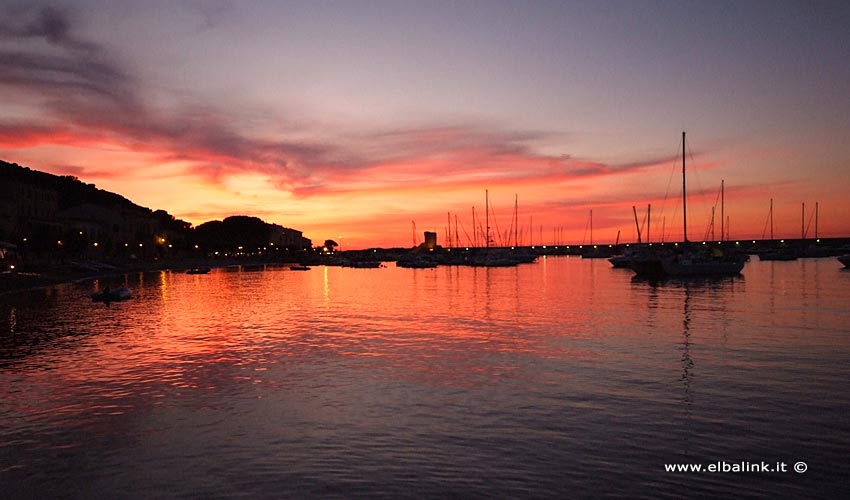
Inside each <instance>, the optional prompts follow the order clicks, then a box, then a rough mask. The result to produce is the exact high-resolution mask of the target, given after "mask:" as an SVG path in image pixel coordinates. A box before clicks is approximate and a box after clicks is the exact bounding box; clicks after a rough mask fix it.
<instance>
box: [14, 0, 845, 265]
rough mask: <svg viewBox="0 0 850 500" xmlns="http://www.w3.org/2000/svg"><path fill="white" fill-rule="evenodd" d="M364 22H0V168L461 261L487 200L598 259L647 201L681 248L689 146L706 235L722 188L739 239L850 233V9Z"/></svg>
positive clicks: (510, 13)
mask: <svg viewBox="0 0 850 500" xmlns="http://www.w3.org/2000/svg"><path fill="white" fill-rule="evenodd" d="M354 4H357V2H352V3H350V4H344V5H340V6H338V7H337V9H336V10H334V9H330V10H324V11H322V12H318V11H314V10H313V9H312V8H311V7H310V6H305V5H290V4H282V3H279V2H273V3H264V2H258V3H256V4H251V5H244V6H243V5H233V6H230V7H227V8H224V9H219V10H216V9H208V8H206V7H204V6H198V5H194V6H193V5H188V4H186V5H182V4H181V5H179V6H178V5H169V6H167V7H166V6H152V7H135V8H134V12H133V15H132V16H127V15H125V13H124V10H122V9H125V8H129V6H130V4H122V3H121V2H116V4H115V5H112V4H110V6H107V7H105V8H104V7H103V6H102V5H99V4H97V3H96V2H89V1H87V0H85V1H80V2H75V4H74V6H73V7H70V6H68V5H65V4H62V3H57V4H55V5H48V6H43V7H29V6H17V7H15V8H11V7H9V8H4V9H5V10H4V12H3V14H4V15H3V16H0V18H2V19H3V20H2V21H0V88H2V92H3V95H4V98H3V99H2V100H0V111H2V113H0V158H2V159H4V160H6V161H12V162H17V163H20V164H22V165H24V166H28V167H30V168H33V169H37V170H43V171H47V172H51V173H55V174H62V175H75V176H77V177H79V178H80V179H81V180H83V181H85V182H89V183H95V184H96V185H97V186H98V187H100V188H103V189H107V190H110V191H114V192H117V193H120V194H122V195H124V196H125V197H127V198H129V199H130V200H132V201H133V202H135V203H138V204H140V205H144V206H147V207H151V208H162V209H165V210H167V211H168V212H170V213H172V214H173V215H175V216H177V217H179V218H182V219H185V220H188V221H190V222H192V223H194V224H200V223H202V222H205V221H207V220H212V219H221V218H223V217H226V216H229V215H237V214H246V215H254V216H258V217H261V218H263V219H264V220H267V221H269V222H275V223H278V224H281V225H284V226H288V227H294V228H297V229H300V230H302V231H304V234H305V236H306V237H308V238H311V239H312V240H313V241H314V242H321V241H323V240H324V239H327V238H332V239H336V240H338V241H339V242H340V243H341V245H342V248H344V249H345V248H348V249H354V248H367V247H374V246H410V245H412V244H413V239H414V234H413V233H412V226H413V221H415V224H416V228H417V235H416V238H418V239H419V240H420V241H421V238H422V236H421V233H422V231H425V230H433V231H437V232H438V233H439V239H440V242H441V243H443V240H444V238H445V234H444V233H445V228H446V225H447V214H448V213H451V214H452V216H451V220H452V222H454V216H455V215H457V217H458V220H459V223H460V225H461V226H462V228H459V229H458V232H459V235H460V238H461V243H463V244H468V243H469V242H470V240H471V239H472V234H473V228H472V207H473V206H474V207H475V209H476V212H477V214H478V215H479V216H482V217H483V214H484V198H485V194H484V193H485V190H489V193H490V200H491V209H492V213H493V216H494V221H492V222H491V228H492V230H493V231H494V232H495V231H496V228H497V227H498V232H499V235H500V236H498V237H496V238H494V239H495V240H496V241H497V242H499V241H501V242H503V243H507V241H506V240H507V236H506V234H507V233H508V232H510V230H511V228H512V218H513V205H514V197H515V196H517V197H518V200H519V204H518V219H519V229H518V232H520V233H522V241H521V243H526V244H527V243H529V242H530V241H533V243H535V244H553V243H561V244H582V243H589V242H590V228H589V213H590V211H591V210H593V240H594V243H597V242H599V243H601V242H613V241H614V240H615V239H616V237H617V233H618V231H619V232H620V239H621V240H622V241H634V239H635V238H636V231H635V229H634V226H635V224H634V219H633V215H632V206H633V205H636V206H637V208H638V214H639V218H640V219H641V220H643V218H644V217H645V213H646V206H647V204H650V203H651V204H652V215H653V217H652V237H653V239H654V240H659V239H661V238H662V237H663V238H664V239H666V240H672V239H681V202H680V193H681V178H680V175H681V174H680V170H681V163H680V162H681V159H680V157H681V156H680V155H681V131H682V130H687V131H688V157H687V160H688V172H689V183H688V192H689V202H688V208H689V222H688V225H689V235H688V236H689V237H690V239H692V240H697V239H702V238H703V237H705V236H707V235H708V236H709V237H710V231H709V230H708V227H709V224H710V220H711V210H712V207H713V206H714V207H715V210H716V213H715V229H714V232H715V236H716V237H719V235H720V224H721V221H720V209H721V207H720V205H719V200H718V195H719V190H720V183H721V180H724V181H725V185H726V191H725V194H726V196H725V200H726V204H725V214H726V215H728V217H729V222H730V225H731V231H730V236H731V238H733V239H750V238H761V237H762V236H764V235H769V228H767V226H766V221H767V215H768V206H769V203H770V199H771V198H773V199H774V221H775V234H776V236H777V237H788V238H792V237H799V236H800V235H801V232H803V231H805V232H806V235H807V236H814V234H815V220H814V207H815V203H816V202H817V203H818V204H819V217H818V221H817V226H818V235H819V236H824V237H828V236H847V235H850V217H848V216H847V215H848V214H850V201H848V200H850V197H848V196H846V193H847V192H848V190H850V175H848V164H850V147H848V144H850V109H848V108H850V104H848V102H850V100H848V99H847V98H846V89H847V88H850V72H849V71H848V70H847V69H846V67H847V65H846V57H845V56H847V46H846V45H847V44H846V36H845V35H844V31H843V29H844V28H843V26H844V23H843V21H842V20H843V19H847V20H850V17H848V16H847V12H846V9H842V8H840V7H831V8H832V9H833V10H834V11H830V10H829V9H828V8H826V6H824V9H823V10H824V11H823V12H820V11H816V10H815V11H812V12H808V11H807V12H806V13H805V14H806V15H797V14H800V13H797V14H795V12H794V11H795V9H796V6H795V5H793V4H790V5H789V8H788V9H786V11H784V12H780V13H775V14H770V15H768V16H767V17H766V18H765V17H764V13H763V12H760V10H759V9H753V10H752V11H751V9H750V6H742V7H741V9H739V10H740V12H736V14H735V15H734V16H731V14H729V13H728V12H725V11H724V10H723V9H720V8H716V7H715V6H710V5H709V6H700V7H699V9H698V10H699V12H698V13H697V14H698V15H699V16H701V17H700V19H702V21H703V22H702V23H701V24H700V26H699V27H698V29H696V30H695V32H691V33H683V32H680V31H678V30H677V28H676V26H679V21H681V18H680V17H679V16H684V15H685V13H684V11H683V10H681V9H679V8H672V9H669V10H671V11H672V14H666V13H665V14H663V15H661V14H659V15H657V16H651V19H649V20H647V19H646V18H645V17H644V16H643V12H642V11H643V10H645V9H646V8H648V6H649V5H650V4H641V2H635V3H627V4H624V5H622V6H620V7H621V8H622V9H623V12H622V14H623V15H622V16H618V15H611V14H612V13H611V12H608V11H606V10H605V9H601V10H600V9H597V8H594V7H592V6H589V5H572V4H570V5H548V4H547V5H542V4H541V5H536V6H530V7H528V8H527V10H526V11H518V10H500V9H496V8H492V9H485V10H483V11H482V10H475V11H474V12H473V11H472V10H469V9H468V7H464V6H454V7H448V6H442V7H439V6H434V5H431V4H428V3H425V4H418V3H410V4H408V5H393V4H387V5H383V4H381V9H384V10H381V11H380V14H381V15H380V16H378V17H380V18H381V19H383V20H384V21H382V22H381V23H379V24H377V25H376V24H374V23H376V22H377V21H376V19H377V17H374V16H370V15H367V14H370V13H372V14H375V12H372V10H374V9H377V4H367V5H368V7H369V8H368V9H359V8H357V7H356V6H355V5H354ZM444 9H448V10H451V11H452V12H445V11H444ZM633 10H634V11H635V12H631V11H633ZM777 10H779V9H777ZM627 11H628V12H627ZM688 15H690V14H688ZM634 16H638V18H640V19H644V21H645V22H644V23H638V22H636V21H634ZM730 16H731V17H730ZM750 18H752V19H759V20H760V24H759V29H760V30H761V31H758V32H755V31H753V28H752V26H753V25H752V23H748V22H747V19H750ZM281 19H285V20H289V21H291V23H290V24H288V25H287V26H289V29H280V25H279V23H278V22H277V21H279V20H281ZM473 20H475V22H472V21H473ZM483 21H486V22H483ZM470 23H471V24H470ZM377 27H380V29H376V28H377ZM684 41H687V44H683V42H684ZM837 42H840V43H837ZM671 47H682V50H681V53H680V51H671ZM670 75H677V76H676V77H675V78H674V77H672V76H670ZM802 203H806V214H805V220H802V221H801V216H802V206H801V205H802ZM801 223H802V225H803V226H804V227H803V228H801ZM530 224H533V229H530V228H529V225H530ZM479 225H480V222H479ZM541 226H542V230H541ZM662 227H663V228H664V235H663V236H662ZM464 229H465V231H464ZM529 233H531V234H533V240H530V236H529ZM541 235H542V236H541Z"/></svg>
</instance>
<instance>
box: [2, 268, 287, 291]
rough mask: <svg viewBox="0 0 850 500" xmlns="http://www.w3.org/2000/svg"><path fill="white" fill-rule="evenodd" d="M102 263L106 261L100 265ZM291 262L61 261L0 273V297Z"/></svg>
mask: <svg viewBox="0 0 850 500" xmlns="http://www.w3.org/2000/svg"><path fill="white" fill-rule="evenodd" d="M104 264H107V265H106V266H104ZM291 264H295V262H276V261H275V262H271V261H270V262H265V261H252V260H240V259H216V260H206V259H192V260H175V261H163V262H133V263H131V264H129V265H128V264H114V263H104V262H84V263H77V262H72V263H65V264H53V265H45V266H38V267H37V268H35V269H32V270H29V271H15V272H4V273H0V297H3V296H6V295H9V294H12V293H20V292H26V291H32V290H39V289H43V288H49V287H52V286H57V285H65V284H72V283H79V282H81V281H86V280H93V279H102V278H109V277H114V276H123V275H125V274H128V273H152V272H158V271H172V272H183V271H185V270H187V269H191V268H194V267H209V268H210V269H216V268H224V267H228V266H234V265H248V266H256V265H291Z"/></svg>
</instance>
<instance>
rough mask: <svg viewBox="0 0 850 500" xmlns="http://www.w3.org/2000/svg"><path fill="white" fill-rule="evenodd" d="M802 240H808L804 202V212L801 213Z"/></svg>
mask: <svg viewBox="0 0 850 500" xmlns="http://www.w3.org/2000/svg"><path fill="white" fill-rule="evenodd" d="M800 239H801V240H805V239H806V202H805V201H804V202H803V211H802V212H801V213H800Z"/></svg>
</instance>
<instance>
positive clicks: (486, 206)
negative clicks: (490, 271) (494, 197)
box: [484, 189, 490, 248]
mask: <svg viewBox="0 0 850 500" xmlns="http://www.w3.org/2000/svg"><path fill="white" fill-rule="evenodd" d="M484 226H485V227H486V228H487V231H486V234H485V235H484V237H485V238H486V242H485V243H486V244H485V246H486V247H487V248H490V190H488V189H485V190H484Z"/></svg>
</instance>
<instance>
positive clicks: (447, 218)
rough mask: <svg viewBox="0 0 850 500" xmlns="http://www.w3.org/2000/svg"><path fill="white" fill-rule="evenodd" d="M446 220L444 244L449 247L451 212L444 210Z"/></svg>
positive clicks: (450, 241) (450, 242)
mask: <svg viewBox="0 0 850 500" xmlns="http://www.w3.org/2000/svg"><path fill="white" fill-rule="evenodd" d="M446 222H447V223H448V225H447V226H446V244H447V245H448V246H449V248H451V247H452V213H451V212H446Z"/></svg>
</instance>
